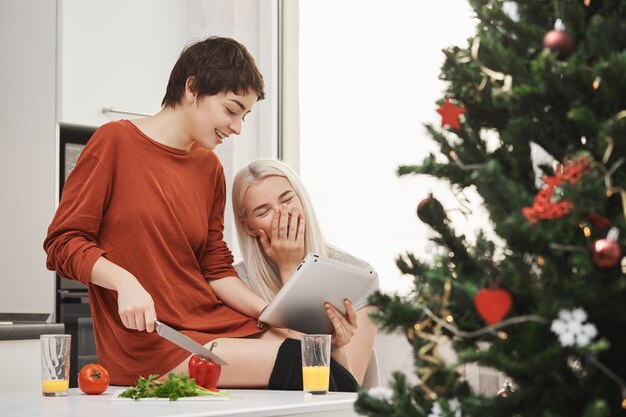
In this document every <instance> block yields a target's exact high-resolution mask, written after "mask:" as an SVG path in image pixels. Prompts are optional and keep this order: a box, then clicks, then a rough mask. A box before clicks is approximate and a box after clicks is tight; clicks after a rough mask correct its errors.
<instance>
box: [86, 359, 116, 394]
mask: <svg viewBox="0 0 626 417" xmlns="http://www.w3.org/2000/svg"><path fill="white" fill-rule="evenodd" d="M110 380H111V378H110V377H109V371H107V370H106V369H104V367H103V366H102V365H98V364H97V363H90V364H87V365H85V366H83V369H81V370H80V372H79V373H78V387H79V388H80V389H81V391H83V392H84V393H85V394H90V395H92V394H102V393H103V392H104V391H106V390H107V388H108V387H109V381H110Z"/></svg>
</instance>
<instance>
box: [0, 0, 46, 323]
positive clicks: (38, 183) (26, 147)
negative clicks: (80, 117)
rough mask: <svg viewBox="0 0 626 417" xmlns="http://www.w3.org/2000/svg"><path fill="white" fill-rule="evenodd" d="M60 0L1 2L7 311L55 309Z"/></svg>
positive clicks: (0, 264)
mask: <svg viewBox="0 0 626 417" xmlns="http://www.w3.org/2000/svg"><path fill="white" fill-rule="evenodd" d="M55 10H56V5H55V2H54V1H38V0H2V2H0V54H1V55H0V56H1V57H2V65H0V91H2V94H0V158H2V159H0V165H1V166H2V175H1V176H0V199H1V201H2V204H1V206H0V224H1V227H0V236H1V240H0V271H1V272H0V274H1V275H0V311H1V312H18V313H50V312H52V311H54V275H53V274H52V273H51V272H49V271H47V270H46V268H45V253H44V251H43V247H42V245H43V240H44V238H45V236H46V230H47V227H48V223H49V221H50V213H52V212H53V211H54V204H55V196H54V173H55V145H54V137H55V129H56V127H55V126H56V125H55V121H56V119H55V77H56V71H55V65H56V61H55V40H56V21H55V19H56V11H55Z"/></svg>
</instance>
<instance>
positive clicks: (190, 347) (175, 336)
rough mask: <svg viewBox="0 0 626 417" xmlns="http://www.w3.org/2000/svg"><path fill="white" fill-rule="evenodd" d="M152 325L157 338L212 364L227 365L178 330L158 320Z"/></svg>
mask: <svg viewBox="0 0 626 417" xmlns="http://www.w3.org/2000/svg"><path fill="white" fill-rule="evenodd" d="M154 324H155V327H156V331H157V333H158V334H159V336H161V337H163V338H164V339H167V340H169V341H170V342H172V343H174V344H175V345H178V346H180V347H181V348H183V349H185V350H187V351H189V352H191V353H193V354H195V355H198V356H201V357H203V358H205V359H210V360H211V361H213V362H214V363H217V364H218V365H228V363H226V361H225V360H224V359H222V358H220V357H219V356H217V355H216V354H215V353H213V352H211V351H210V350H209V349H207V348H205V347H204V346H202V345H201V344H200V343H198V342H196V341H195V340H193V339H192V338H190V337H189V336H185V335H184V334H182V333H181V332H179V331H178V330H174V329H172V328H171V327H170V326H168V325H167V324H164V323H161V322H160V321H158V320H155V321H154Z"/></svg>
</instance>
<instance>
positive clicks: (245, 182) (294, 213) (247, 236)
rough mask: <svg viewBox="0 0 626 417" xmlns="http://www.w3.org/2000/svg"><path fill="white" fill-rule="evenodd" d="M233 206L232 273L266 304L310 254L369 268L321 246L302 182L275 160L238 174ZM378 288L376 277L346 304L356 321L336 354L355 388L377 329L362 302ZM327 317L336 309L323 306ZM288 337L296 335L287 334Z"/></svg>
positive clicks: (370, 308)
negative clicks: (236, 249) (237, 257)
mask: <svg viewBox="0 0 626 417" xmlns="http://www.w3.org/2000/svg"><path fill="white" fill-rule="evenodd" d="M232 203H233V210H234V213H235V216H236V217H237V221H236V225H237V234H238V237H239V244H240V247H241V252H242V257H243V262H242V263H239V264H237V265H235V269H236V270H237V273H238V275H239V276H240V278H241V279H242V280H243V281H244V282H245V283H247V284H248V285H249V286H250V288H251V289H252V290H253V291H254V292H255V293H257V294H258V295H259V296H261V297H262V298H263V299H264V300H265V301H266V302H268V303H269V302H270V301H271V300H272V299H273V298H274V296H275V295H276V293H277V292H278V291H279V290H280V288H281V287H282V286H283V285H284V284H285V283H286V282H287V280H288V279H289V278H290V277H291V274H292V273H293V272H294V271H295V269H296V268H297V267H298V265H299V264H300V262H301V261H302V259H303V258H304V256H305V255H306V254H307V253H309V252H314V253H317V254H319V255H320V256H327V257H330V258H333V259H337V260H340V261H343V262H346V263H350V264H353V265H359V266H363V267H368V268H371V267H370V266H369V265H368V264H367V263H366V262H364V261H362V260H360V259H357V258H355V257H354V256H351V255H349V254H348V253H346V252H344V251H342V250H340V249H338V248H335V247H333V246H331V245H329V244H328V243H326V240H325V239H324V236H323V235H322V232H321V230H320V227H319V225H318V223H317V219H316V217H315V212H314V210H313V206H312V205H311V202H310V200H309V197H308V195H307V193H306V191H305V189H304V187H303V185H302V182H301V180H300V179H299V177H298V176H297V175H296V174H295V173H294V172H293V170H292V169H291V168H289V167H288V166H287V165H285V164H284V163H282V162H280V161H276V160H271V159H261V160H257V161H255V162H252V163H250V164H249V165H247V166H246V167H245V168H243V169H242V170H240V171H239V172H238V173H237V175H236V176H235V180H234V184H233V191H232ZM377 289H378V277H377V279H376V280H375V282H374V284H373V285H372V286H371V287H370V288H369V290H368V291H367V292H366V293H365V294H364V295H363V296H362V297H361V298H360V299H358V300H351V301H350V300H346V301H345V304H346V305H345V307H346V310H347V311H350V312H352V311H355V310H356V322H355V323H352V320H348V322H350V323H352V325H351V327H353V328H352V329H345V330H346V331H347V332H350V333H351V334H352V337H351V339H350V342H349V343H348V344H346V345H345V346H344V347H343V348H342V349H341V350H342V351H343V352H342V354H343V355H345V358H344V359H343V360H342V361H341V362H342V363H347V364H348V366H347V368H348V369H349V370H350V371H351V372H352V374H353V376H354V377H355V379H356V381H357V382H358V383H362V382H363V376H364V375H365V370H366V368H367V365H368V362H369V360H370V355H371V352H372V346H373V343H374V338H375V336H376V326H375V325H374V324H373V323H372V321H371V320H370V318H369V316H368V313H369V312H370V311H371V310H372V309H373V308H374V307H373V306H369V305H368V302H367V299H368V297H369V295H370V294H371V293H373V292H374V291H376V290H377ZM327 312H328V314H329V317H331V318H333V314H334V313H333V312H336V310H334V309H333V310H330V306H327ZM348 318H349V317H348ZM357 324H358V326H357ZM335 328H337V325H335ZM292 337H295V338H297V337H298V336H297V335H295V334H294V333H292ZM333 339H335V338H333Z"/></svg>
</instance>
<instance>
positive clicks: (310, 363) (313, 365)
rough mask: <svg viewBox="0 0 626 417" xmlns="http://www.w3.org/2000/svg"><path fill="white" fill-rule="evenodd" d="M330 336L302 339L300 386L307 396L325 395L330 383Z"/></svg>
mask: <svg viewBox="0 0 626 417" xmlns="http://www.w3.org/2000/svg"><path fill="white" fill-rule="evenodd" d="M330 342H331V340H330V335H329V334H305V335H304V336H303V337H302V386H303V388H304V392H305V393H306V394H308V395H311V394H312V395H319V394H326V393H327V392H328V383H329V381H330Z"/></svg>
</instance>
